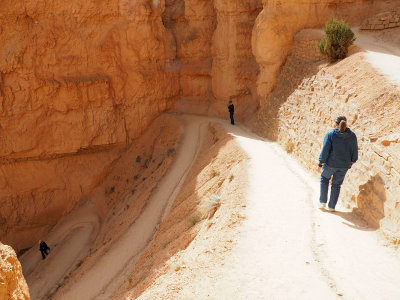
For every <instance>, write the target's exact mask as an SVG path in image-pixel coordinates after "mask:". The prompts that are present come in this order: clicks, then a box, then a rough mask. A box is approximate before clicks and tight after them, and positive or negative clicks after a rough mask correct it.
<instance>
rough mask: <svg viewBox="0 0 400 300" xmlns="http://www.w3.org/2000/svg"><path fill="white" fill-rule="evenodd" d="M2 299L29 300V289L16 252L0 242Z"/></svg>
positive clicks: (0, 289) (0, 295)
mask: <svg viewBox="0 0 400 300" xmlns="http://www.w3.org/2000/svg"><path fill="white" fill-rule="evenodd" d="M0 299H1V300H3V299H4V300H6V299H15V300H29V299H30V297H29V289H28V285H27V284H26V281H25V278H24V276H23V275H22V268H21V264H20V262H19V261H18V259H17V255H16V254H15V252H14V250H13V249H12V248H11V247H10V246H7V245H3V244H2V243H1V242H0Z"/></svg>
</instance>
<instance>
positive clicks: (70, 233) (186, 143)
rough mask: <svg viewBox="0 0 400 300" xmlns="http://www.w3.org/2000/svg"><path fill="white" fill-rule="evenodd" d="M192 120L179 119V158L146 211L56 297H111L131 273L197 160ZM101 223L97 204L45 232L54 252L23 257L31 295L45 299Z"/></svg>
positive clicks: (81, 256)
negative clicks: (182, 128)
mask: <svg viewBox="0 0 400 300" xmlns="http://www.w3.org/2000/svg"><path fill="white" fill-rule="evenodd" d="M188 119H189V118H188V117H185V116H184V117H182V118H181V120H182V121H183V122H184V123H185V124H186V126H185V133H184V135H183V138H182V141H181V143H180V148H179V150H178V153H177V155H176V157H177V158H176V160H175V162H174V164H173V166H172V167H171V168H170V170H169V171H168V173H167V176H165V178H164V179H163V180H162V182H161V183H160V184H159V186H158V188H157V190H156V191H155V192H154V193H153V195H152V197H151V199H150V200H149V203H148V204H147V206H146V208H145V209H144V211H143V213H142V214H141V215H140V217H139V218H138V219H137V220H136V222H135V223H134V224H133V225H132V226H131V228H130V229H129V230H128V231H127V232H126V233H125V234H124V235H123V236H122V237H121V238H120V239H119V240H118V241H117V242H116V243H115V244H114V245H113V247H112V248H111V250H110V251H109V252H107V253H106V255H104V256H103V257H102V258H101V259H100V260H99V261H98V262H97V263H96V265H95V266H94V267H93V268H91V269H90V270H89V271H88V272H87V273H85V274H84V276H83V277H82V278H79V280H78V281H76V282H75V284H73V285H72V287H71V288H70V289H69V290H68V291H67V292H66V293H64V294H63V295H58V296H57V297H56V298H57V299H109V298H110V297H111V296H112V295H113V293H114V292H115V291H116V290H117V289H118V287H119V286H120V285H121V284H122V283H123V281H124V280H126V275H127V274H131V271H132V268H133V266H134V264H135V262H136V260H137V259H138V258H139V257H140V254H141V253H142V252H143V250H144V249H145V248H146V247H147V245H148V244H149V242H150V241H151V239H152V237H153V235H154V233H155V232H156V230H157V227H158V224H159V223H160V221H161V219H162V217H164V215H165V214H166V213H167V212H168V210H169V208H170V206H171V204H172V202H173V200H174V199H175V197H176V195H177V193H178V192H179V190H180V188H181V185H182V184H183V182H184V180H185V177H186V175H187V173H188V172H189V170H190V168H191V166H192V164H193V162H194V161H195V159H196V156H197V151H198V149H199V147H198V143H199V142H200V128H201V124H200V122H201V120H198V122H188ZM98 227H99V221H98V218H97V215H96V214H95V209H94V207H93V208H92V207H91V206H90V204H89V205H87V206H86V207H84V208H82V209H79V210H78V211H77V212H75V213H73V214H70V215H68V216H67V217H66V218H65V219H64V220H61V221H60V222H59V224H57V225H56V226H55V228H54V229H53V230H52V232H51V234H50V235H49V236H48V237H47V239H46V240H47V242H48V243H49V244H51V245H56V246H55V247H54V249H52V252H51V254H53V253H54V254H53V255H49V256H48V257H47V259H46V260H45V261H42V260H41V257H40V256H39V255H38V249H36V248H35V249H34V248H32V249H31V250H30V251H28V252H27V253H25V254H24V256H23V257H22V259H21V261H22V265H23V267H24V274H25V277H26V279H27V282H28V285H29V286H30V294H31V298H32V299H34V300H35V299H44V298H47V297H48V295H49V293H50V292H51V291H52V290H53V289H54V287H56V286H57V283H58V282H60V281H61V279H62V278H64V277H65V275H67V274H68V273H69V272H70V271H71V270H72V269H73V268H74V267H75V265H76V264H77V263H78V262H79V261H81V260H82V259H84V257H85V256H86V255H87V253H88V250H89V248H90V245H91V242H92V239H93V238H94V237H95V236H96V232H97V230H98Z"/></svg>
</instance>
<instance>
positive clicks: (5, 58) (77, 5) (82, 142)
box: [0, 0, 179, 158]
mask: <svg viewBox="0 0 400 300" xmlns="http://www.w3.org/2000/svg"><path fill="white" fill-rule="evenodd" d="M162 10H163V8H162V7H160V6H157V5H152V2H150V1H144V0H141V1H116V0H115V1H101V2H99V1H94V0H91V1H85V2H84V3H83V2H82V1H68V2H65V3H64V2H63V3H61V2H58V1H18V2H15V1H8V0H7V1H4V2H3V3H2V7H1V9H0V19H1V25H2V28H1V31H0V32H1V34H0V39H1V41H2V51H1V53H0V61H1V63H0V74H1V98H0V101H1V103H2V105H1V107H0V116H1V118H0V125H1V132H0V134H1V137H2V138H1V139H0V149H1V150H0V151H1V152H0V156H1V157H3V158H4V157H6V158H20V157H23V158H26V157H37V156H46V155H52V154H64V153H74V152H76V151H77V150H78V149H80V148H89V147H96V146H101V145H109V144H125V143H126V142H129V141H130V140H131V139H132V138H135V137H138V136H139V135H140V134H141V133H142V132H143V130H144V129H145V128H146V127H147V126H148V124H149V122H150V121H151V120H153V119H154V118H155V116H157V115H158V114H159V113H160V112H161V111H164V110H165V109H167V108H168V107H169V106H170V104H171V99H172V98H173V97H174V96H175V95H177V93H178V90H179V88H178V82H177V74H176V73H174V72H169V71H167V65H168V62H169V60H170V58H171V57H172V53H171V47H170V43H171V41H170V35H169V34H168V33H167V31H166V29H165V27H164V26H163V24H162V20H161V14H162ZM172 50H173V49H172ZM172 52H173V51H172Z"/></svg>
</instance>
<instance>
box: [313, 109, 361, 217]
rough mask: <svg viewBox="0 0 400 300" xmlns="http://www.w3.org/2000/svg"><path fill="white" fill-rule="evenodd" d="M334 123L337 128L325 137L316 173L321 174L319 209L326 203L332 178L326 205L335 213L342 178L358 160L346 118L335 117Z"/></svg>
mask: <svg viewBox="0 0 400 300" xmlns="http://www.w3.org/2000/svg"><path fill="white" fill-rule="evenodd" d="M335 123H336V125H337V127H336V128H335V129H333V130H331V131H329V132H328V133H327V134H326V136H325V139H324V144H323V147H322V151H321V154H320V156H319V164H318V171H319V172H320V173H321V194H320V198H319V202H320V203H319V207H320V208H321V209H323V208H325V205H326V203H327V198H328V187H329V180H330V179H331V178H332V185H331V195H330V198H329V204H328V210H330V211H335V207H336V203H337V201H338V199H339V193H340V187H341V185H342V183H343V181H344V177H345V176H346V173H347V171H348V170H349V169H350V168H351V166H352V165H353V164H354V163H355V162H356V161H357V159H358V145H357V137H356V135H355V133H354V132H352V131H351V130H350V128H348V127H347V119H346V117H345V116H339V117H337V118H336V120H335ZM321 171H322V172H321Z"/></svg>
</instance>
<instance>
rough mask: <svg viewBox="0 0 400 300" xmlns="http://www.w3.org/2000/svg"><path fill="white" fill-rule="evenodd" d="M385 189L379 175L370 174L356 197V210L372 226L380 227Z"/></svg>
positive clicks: (383, 214)
mask: <svg viewBox="0 0 400 300" xmlns="http://www.w3.org/2000/svg"><path fill="white" fill-rule="evenodd" d="M385 201H386V191H385V186H384V181H383V179H382V178H381V177H380V175H375V176H372V177H371V178H370V179H369V180H368V181H367V183H365V184H364V185H361V186H360V194H359V195H358V198H357V206H358V208H357V209H356V211H357V212H359V213H360V214H361V216H362V217H363V218H364V219H365V220H366V221H367V222H368V223H369V225H370V226H372V227H374V228H376V229H377V228H379V227H380V220H381V219H383V218H384V217H385V213H384V203H385Z"/></svg>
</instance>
